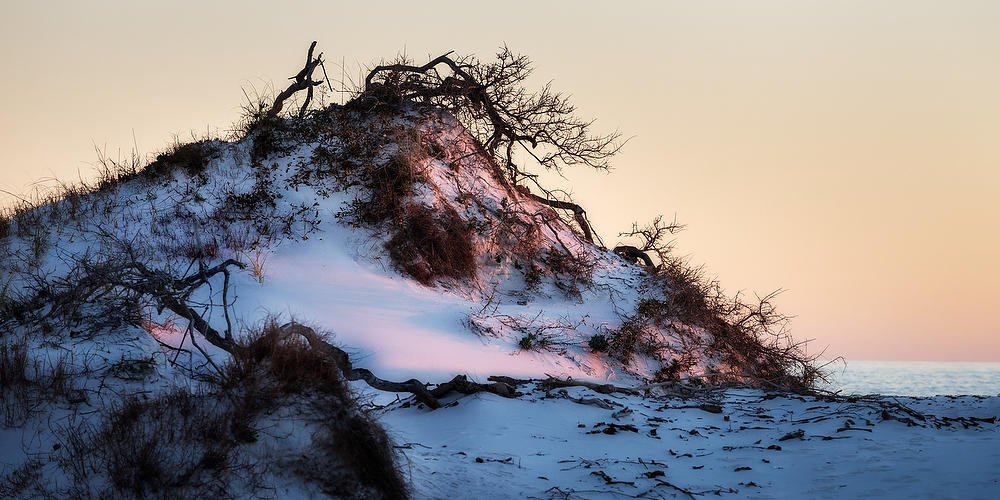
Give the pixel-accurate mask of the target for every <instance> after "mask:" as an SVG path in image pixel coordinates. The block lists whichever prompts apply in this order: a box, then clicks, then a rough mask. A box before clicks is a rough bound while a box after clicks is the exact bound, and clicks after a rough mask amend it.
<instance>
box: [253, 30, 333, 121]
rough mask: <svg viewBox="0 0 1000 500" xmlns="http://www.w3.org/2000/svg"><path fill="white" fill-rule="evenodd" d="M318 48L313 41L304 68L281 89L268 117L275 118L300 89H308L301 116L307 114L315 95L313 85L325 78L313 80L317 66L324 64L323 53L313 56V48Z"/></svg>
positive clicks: (300, 111) (320, 82)
mask: <svg viewBox="0 0 1000 500" xmlns="http://www.w3.org/2000/svg"><path fill="white" fill-rule="evenodd" d="M315 49H316V42H315V41H313V43H312V44H310V45H309V53H308V54H306V64H305V66H303V67H302V70H301V71H299V72H298V74H296V75H295V76H293V77H291V78H289V80H292V83H291V84H290V85H289V86H288V88H286V89H285V90H283V91H281V93H280V94H278V96H277V97H275V98H274V104H273V105H272V106H271V109H269V110H268V111H267V115H266V116H267V117H268V118H274V117H276V116H278V113H280V112H281V109H282V108H283V107H284V106H285V100H286V99H288V98H289V97H291V96H292V94H294V93H296V92H298V91H300V90H305V91H306V98H305V100H304V101H303V102H302V107H301V108H299V118H302V117H303V116H305V114H306V109H308V108H309V103H310V102H311V101H312V97H313V87H315V86H317V85H320V84H322V83H323V80H313V79H312V74H313V72H314V71H316V67H317V66H322V65H323V53H322V52H320V53H319V55H318V56H316V57H315V58H313V50H315Z"/></svg>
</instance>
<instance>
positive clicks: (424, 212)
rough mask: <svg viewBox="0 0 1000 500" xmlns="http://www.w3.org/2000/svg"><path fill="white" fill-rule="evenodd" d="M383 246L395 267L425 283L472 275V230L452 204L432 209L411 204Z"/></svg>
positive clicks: (473, 266)
mask: <svg viewBox="0 0 1000 500" xmlns="http://www.w3.org/2000/svg"><path fill="white" fill-rule="evenodd" d="M385 247H386V249H388V250H389V256H390V257H392V260H393V262H394V263H395V264H396V266H397V267H399V268H400V269H401V270H403V271H404V272H406V273H407V274H409V275H410V276H412V277H413V278H414V279H416V280H417V281H419V282H421V283H423V284H424V285H431V284H432V283H433V282H434V280H435V279H436V278H438V277H448V278H453V279H465V278H471V277H473V276H475V272H476V253H475V248H474V246H473V244H472V234H471V230H470V228H469V225H468V223H467V222H465V221H464V220H462V218H461V217H459V215H458V213H457V212H456V211H455V209H453V208H451V207H445V208H443V209H438V210H434V209H432V208H430V207H426V206H423V205H410V206H409V207H407V213H406V216H405V217H404V219H403V221H402V224H401V225H400V226H399V228H398V229H397V231H396V233H395V234H394V235H393V237H392V239H390V240H389V241H388V242H387V243H386V244H385Z"/></svg>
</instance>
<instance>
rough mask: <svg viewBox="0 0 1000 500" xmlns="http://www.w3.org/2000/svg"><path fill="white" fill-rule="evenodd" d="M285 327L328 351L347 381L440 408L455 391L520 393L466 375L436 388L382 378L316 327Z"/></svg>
mask: <svg viewBox="0 0 1000 500" xmlns="http://www.w3.org/2000/svg"><path fill="white" fill-rule="evenodd" d="M281 330H282V332H284V335H286V336H289V335H299V336H302V337H303V338H305V339H306V341H307V342H309V345H310V347H312V348H313V349H315V350H317V351H319V352H322V353H325V354H326V355H327V356H328V357H330V358H331V359H332V360H333V361H334V362H336V363H337V366H339V367H340V370H341V372H342V373H343V374H344V377H345V378H346V379H347V380H352V381H354V380H363V381H365V382H366V383H367V384H368V385H369V386H371V387H372V388H375V389H378V390H380V391H388V392H408V393H410V394H413V395H414V396H415V397H416V398H417V401H420V402H421V403H424V404H426V405H427V406H428V407H430V408H431V409H437V408H440V407H441V403H440V402H438V398H441V397H443V396H446V395H448V394H449V393H451V392H452V391H454V392H459V393H462V394H474V393H477V392H489V393H492V394H496V395H498V396H503V397H505V398H513V397H516V396H517V395H518V393H517V391H516V390H515V389H514V387H512V386H511V385H510V384H507V383H505V382H493V383H491V384H480V383H477V382H472V381H471V380H469V379H468V378H467V377H466V376H465V375H458V376H456V377H455V378H453V379H451V380H449V381H448V382H445V383H443V384H438V386H437V387H435V388H434V389H427V384H425V383H423V382H420V381H419V380H417V379H410V380H407V381H405V382H392V381H389V380H385V379H382V378H379V377H377V376H375V374H374V373H372V372H371V371H369V370H366V369H364V368H354V367H353V365H352V364H351V360H350V357H349V356H348V355H347V353H346V352H344V350H343V349H340V348H339V347H336V346H334V345H332V344H330V343H329V342H326V341H325V340H323V338H322V337H320V335H319V334H317V333H316V331H315V330H313V329H312V328H309V327H307V326H304V325H300V324H298V323H294V322H293V323H286V324H285V325H282V326H281Z"/></svg>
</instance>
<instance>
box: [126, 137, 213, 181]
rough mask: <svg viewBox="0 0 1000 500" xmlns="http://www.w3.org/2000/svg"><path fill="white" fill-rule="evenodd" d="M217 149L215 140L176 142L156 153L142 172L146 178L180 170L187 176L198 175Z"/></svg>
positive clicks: (162, 176)
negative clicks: (154, 157)
mask: <svg viewBox="0 0 1000 500" xmlns="http://www.w3.org/2000/svg"><path fill="white" fill-rule="evenodd" d="M218 151H219V148H218V145H217V144H216V143H215V141H209V140H201V141H197V142H189V143H186V144H181V143H179V142H178V143H175V144H174V145H173V146H171V148H170V149H168V150H167V151H164V152H163V153H160V154H159V155H157V156H156V159H155V160H153V162H151V163H150V164H149V165H146V167H145V168H144V169H142V174H143V176H144V177H146V178H147V179H150V180H157V179H162V178H164V177H165V176H167V175H170V174H172V173H173V172H175V171H177V170H181V171H183V172H184V174H186V175H187V176H188V177H198V176H199V175H200V174H202V173H203V172H204V171H205V168H206V167H208V164H209V162H210V161H211V160H212V158H213V157H215V155H216V154H217V153H218Z"/></svg>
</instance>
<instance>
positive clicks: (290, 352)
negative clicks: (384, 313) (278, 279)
mask: <svg viewBox="0 0 1000 500" xmlns="http://www.w3.org/2000/svg"><path fill="white" fill-rule="evenodd" d="M243 340H244V342H245V344H244V346H245V347H243V348H240V349H239V350H238V351H237V353H236V355H234V356H233V359H232V361H231V362H230V363H229V364H227V365H226V366H224V367H223V373H224V376H221V378H219V379H217V380H216V382H217V384H216V385H213V386H209V387H206V388H205V389H202V390H199V391H192V390H189V389H176V390H174V391H172V392H168V393H164V394H160V395H158V396H154V397H152V398H148V399H147V398H145V397H137V396H128V397H125V398H124V399H122V400H121V401H120V402H119V403H116V404H114V405H112V406H111V407H110V409H109V410H107V411H106V412H105V413H104V414H103V415H102V416H101V418H100V419H99V420H97V421H92V422H93V423H83V424H78V425H75V426H71V427H68V428H65V429H63V431H62V433H61V442H60V445H61V446H60V447H59V450H60V451H59V453H57V454H56V456H57V462H56V464H57V465H58V468H59V469H60V470H61V471H62V472H63V473H64V474H65V476H66V477H67V478H69V479H70V484H69V486H64V487H62V488H57V487H55V486H53V485H52V484H51V483H49V484H46V483H45V482H44V480H43V478H41V477H39V475H38V474H36V473H35V470H34V469H31V468H30V467H22V469H19V470H17V471H14V473H12V474H9V475H8V476H7V477H6V478H4V480H3V481H0V491H9V492H20V491H28V490H32V489H35V490H37V491H39V492H41V493H40V494H39V496H43V497H44V496H53V497H74V498H79V497H98V498H149V497H151V498H239V497H243V496H245V495H263V496H271V495H273V494H274V492H273V491H271V490H268V488H269V487H270V485H267V484H265V478H267V477H270V476H271V475H272V474H274V473H277V469H279V468H280V469H282V470H283V473H286V474H287V473H290V474H293V475H296V476H299V477H301V478H302V479H304V480H306V481H307V482H309V483H312V484H313V485H314V486H315V487H316V488H318V489H319V490H321V491H323V492H324V493H326V494H329V495H331V496H335V497H339V498H384V499H400V498H407V497H408V489H407V485H406V483H405V482H404V481H403V478H402V476H401V474H400V473H399V471H398V470H397V466H396V455H395V452H394V449H393V447H392V445H391V442H390V441H389V439H388V437H387V435H386V434H385V431H384V430H382V428H381V427H379V425H378V424H377V423H376V421H375V420H374V419H373V418H372V417H371V416H370V415H369V414H368V413H366V412H365V411H364V410H363V409H362V408H361V407H360V405H359V403H358V401H357V400H356V398H355V397H354V395H353V394H352V393H351V391H350V390H349V388H348V387H347V385H346V383H345V381H344V379H343V377H342V374H341V372H340V368H339V367H338V366H337V365H336V364H335V363H333V362H331V360H330V359H329V358H328V357H327V356H324V355H322V354H321V353H319V352H318V351H316V350H314V349H312V348H311V347H310V346H309V345H308V344H307V343H305V342H304V341H301V340H298V339H284V338H282V335H281V332H280V330H279V329H278V328H277V326H276V325H275V324H274V323H273V322H269V323H267V324H265V325H264V326H263V327H261V328H258V329H255V330H253V331H251V332H248V333H247V334H246V335H245V336H244V338H243ZM18 352H20V351H18ZM12 358H13V359H15V360H16V359H20V358H19V357H18V356H13V357H12ZM3 366H4V367H5V368H4V369H5V370H6V371H7V372H10V373H11V374H13V375H11V376H12V377H14V378H15V379H18V380H19V378H18V377H20V376H19V375H17V373H19V369H17V367H16V366H15V367H13V368H10V369H8V368H6V367H7V365H3ZM4 376H5V377H7V376H8V375H4ZM5 380H6V378H5ZM279 409H289V415H294V418H296V419H297V420H300V422H298V423H299V425H301V426H303V427H304V429H308V431H305V432H307V433H308V434H307V435H309V436H310V437H311V442H309V444H308V445H307V446H305V447H304V448H300V449H296V450H288V453H289V454H291V455H292V456H294V457H296V458H294V459H292V460H286V459H281V460H278V461H270V460H266V459H264V458H263V457H261V458H254V457H259V455H255V454H253V453H250V452H249V450H251V449H252V448H249V447H248V444H249V443H253V442H256V441H257V440H260V439H265V438H267V439H272V440H273V439H275V438H274V437H273V436H265V435H263V434H262V432H261V431H260V430H259V429H258V425H259V422H260V421H261V419H262V418H268V416H269V415H271V414H273V413H274V412H277V411H278V410H279Z"/></svg>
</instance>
